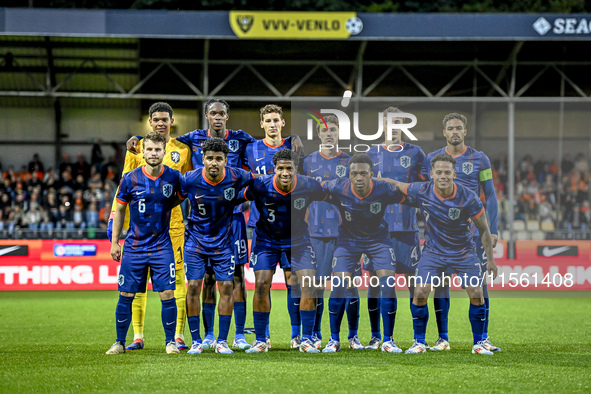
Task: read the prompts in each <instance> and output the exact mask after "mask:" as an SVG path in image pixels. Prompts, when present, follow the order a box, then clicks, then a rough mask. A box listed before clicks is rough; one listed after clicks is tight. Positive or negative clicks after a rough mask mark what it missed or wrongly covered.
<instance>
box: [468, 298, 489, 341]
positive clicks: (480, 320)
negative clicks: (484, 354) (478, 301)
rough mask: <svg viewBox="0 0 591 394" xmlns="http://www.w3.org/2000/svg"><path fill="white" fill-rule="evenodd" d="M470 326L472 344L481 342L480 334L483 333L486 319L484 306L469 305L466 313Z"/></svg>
mask: <svg viewBox="0 0 591 394" xmlns="http://www.w3.org/2000/svg"><path fill="white" fill-rule="evenodd" d="M468 316H469V318H470V324H471V325H472V336H473V338H474V344H475V345H476V344H477V343H478V342H480V341H482V339H483V338H482V333H483V332H484V320H485V318H486V306H484V304H482V305H474V304H472V303H470V311H469V313H468Z"/></svg>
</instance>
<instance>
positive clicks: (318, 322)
mask: <svg viewBox="0 0 591 394" xmlns="http://www.w3.org/2000/svg"><path fill="white" fill-rule="evenodd" d="M323 314H324V290H320V292H319V293H318V298H317V299H316V319H315V320H314V332H313V333H314V335H316V336H317V337H318V338H320V339H322V333H321V331H322V315H323Z"/></svg>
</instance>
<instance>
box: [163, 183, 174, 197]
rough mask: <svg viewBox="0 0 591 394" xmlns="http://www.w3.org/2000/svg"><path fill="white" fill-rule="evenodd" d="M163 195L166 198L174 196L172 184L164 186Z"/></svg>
mask: <svg viewBox="0 0 591 394" xmlns="http://www.w3.org/2000/svg"><path fill="white" fill-rule="evenodd" d="M162 194H164V197H166V198H168V197H170V196H172V185H171V184H170V183H167V184H165V185H162Z"/></svg>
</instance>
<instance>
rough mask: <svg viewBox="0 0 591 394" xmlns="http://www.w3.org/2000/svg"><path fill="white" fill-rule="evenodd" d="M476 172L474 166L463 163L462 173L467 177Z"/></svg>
mask: <svg viewBox="0 0 591 394" xmlns="http://www.w3.org/2000/svg"><path fill="white" fill-rule="evenodd" d="M472 171H474V164H472V163H470V162H466V163H462V172H463V173H464V174H466V175H470V174H471V173H472Z"/></svg>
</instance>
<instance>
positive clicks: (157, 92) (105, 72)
mask: <svg viewBox="0 0 591 394" xmlns="http://www.w3.org/2000/svg"><path fill="white" fill-rule="evenodd" d="M243 14H244V15H243ZM243 14H240V13H238V14H235V15H238V16H239V17H241V18H243V19H245V20H246V19H247V18H246V16H248V14H249V13H248V12H245V13H243ZM250 14H253V15H254V17H253V19H255V20H257V21H260V20H261V17H260V15H259V14H256V13H250ZM272 14H273V15H274V18H275V20H276V21H277V20H288V19H289V18H295V20H296V22H297V20H298V19H297V18H300V19H301V18H302V17H301V15H300V14H298V13H286V14H282V13H277V12H275V13H272ZM304 14H305V15H306V18H308V17H309V18H312V17H313V18H317V19H319V20H321V19H322V18H325V15H329V16H330V15H333V14H331V13H304ZM345 14H347V15H345V16H346V17H349V16H350V15H348V14H353V16H355V15H356V16H357V17H358V18H359V19H360V20H361V21H362V23H363V28H362V30H361V32H359V33H358V34H357V35H349V33H347V35H349V36H348V38H345V39H332V40H325V39H322V35H323V34H324V33H323V32H322V31H320V32H319V33H318V34H316V36H315V37H310V36H308V39H306V40H294V39H291V40H290V39H272V38H273V37H274V34H275V33H272V32H271V33H269V37H267V38H269V39H256V40H253V39H247V40H244V39H240V38H238V33H240V32H238V33H236V31H235V30H236V29H234V31H233V30H232V28H231V26H230V25H231V22H232V21H233V20H235V18H234V16H232V15H233V14H231V13H228V12H193V11H183V12H175V11H138V10H64V9H51V10H49V9H13V8H4V9H0V48H2V49H0V56H1V58H0V76H1V77H0V105H9V106H11V105H15V106H23V105H24V106H30V105H33V106H37V105H47V104H48V103H49V101H48V100H50V99H51V98H56V97H57V98H63V99H65V100H69V102H70V103H71V104H72V105H83V106H84V105H88V102H89V101H88V100H90V101H93V100H94V99H116V100H115V101H119V103H118V104H117V106H119V105H127V104H124V103H129V102H132V101H134V100H155V99H166V100H171V101H175V102H176V105H177V106H180V105H182V103H186V105H187V106H188V107H194V106H195V104H194V103H195V102H199V101H204V100H207V99H209V98H211V97H213V96H217V97H224V98H227V99H228V100H232V101H233V102H234V103H236V104H238V103H240V102H242V103H243V104H245V105H248V103H249V102H261V101H270V100H272V101H273V102H288V101H298V100H301V101H303V100H308V101H309V100H314V98H318V97H322V98H326V97H338V96H341V95H342V92H343V90H345V89H351V90H353V92H354V94H355V96H356V98H358V99H359V100H360V101H381V100H383V99H384V98H385V97H387V98H389V99H391V98H392V97H395V98H396V99H397V100H398V101H400V102H422V101H426V102H445V101H466V102H467V101H470V102H473V101H499V102H506V101H507V100H513V101H526V102H538V101H561V100H563V101H570V102H579V101H583V102H588V100H589V96H590V95H591V81H590V80H589V78H587V69H588V67H589V65H591V52H590V51H588V40H589V39H590V38H591V34H589V21H590V20H591V16H589V15H577V16H576V17H573V16H566V15H548V14H545V15H535V14H502V15H501V14H496V15H490V14H354V13H345ZM294 15H295V16H294ZM232 18H234V19H232ZM542 20H543V21H545V22H544V23H543V22H541V21H542ZM64 21H67V22H66V23H64ZM585 29H587V30H585ZM253 31H254V30H253ZM240 34H241V33H240ZM171 38H173V39H171ZM247 38H248V37H247ZM102 101H105V100H102ZM112 101H113V100H107V102H112Z"/></svg>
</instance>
